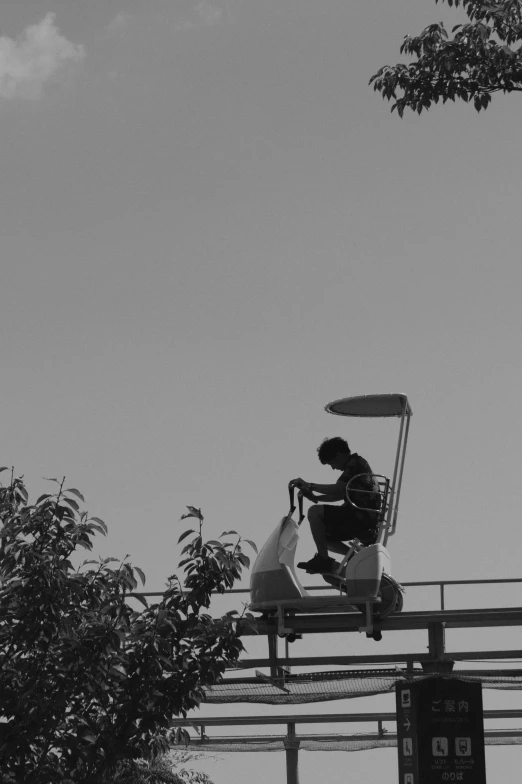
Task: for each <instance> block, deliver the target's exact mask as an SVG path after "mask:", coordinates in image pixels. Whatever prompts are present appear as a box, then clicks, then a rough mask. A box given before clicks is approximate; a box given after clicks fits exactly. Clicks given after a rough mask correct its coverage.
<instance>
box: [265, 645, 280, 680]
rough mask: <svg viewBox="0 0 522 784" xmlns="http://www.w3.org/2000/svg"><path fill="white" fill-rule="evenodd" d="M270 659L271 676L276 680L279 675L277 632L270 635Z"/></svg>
mask: <svg viewBox="0 0 522 784" xmlns="http://www.w3.org/2000/svg"><path fill="white" fill-rule="evenodd" d="M268 660H269V662H270V677H271V678H274V680H275V679H276V678H277V677H278V675H279V667H278V664H277V634H269V635H268Z"/></svg>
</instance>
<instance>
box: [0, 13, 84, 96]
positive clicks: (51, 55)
mask: <svg viewBox="0 0 522 784" xmlns="http://www.w3.org/2000/svg"><path fill="white" fill-rule="evenodd" d="M83 57H85V51H84V48H83V46H78V45H76V44H73V43H71V42H70V41H68V40H67V39H66V38H65V37H64V36H63V35H62V34H61V33H60V31H59V30H58V28H57V27H56V25H55V16H54V14H47V15H46V16H45V17H44V18H43V19H42V21H41V22H38V24H35V25H31V26H29V27H27V28H26V29H25V30H24V32H23V33H22V35H21V36H20V37H19V38H17V39H16V40H15V39H12V38H7V37H6V36H2V37H0V98H18V97H20V98H33V99H35V98H40V97H41V96H42V93H43V87H44V85H45V83H46V82H48V81H49V80H50V79H52V78H53V77H54V76H55V74H56V73H57V72H58V71H59V70H60V69H62V68H63V67H64V66H65V65H66V64H67V63H70V62H75V61H78V60H81V59H83Z"/></svg>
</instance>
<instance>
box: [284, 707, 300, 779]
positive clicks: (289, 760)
mask: <svg viewBox="0 0 522 784" xmlns="http://www.w3.org/2000/svg"><path fill="white" fill-rule="evenodd" d="M286 730H287V733H286V738H285V754H286V784H299V741H298V740H297V738H296V735H295V723H294V722H290V723H289V724H287V725H286Z"/></svg>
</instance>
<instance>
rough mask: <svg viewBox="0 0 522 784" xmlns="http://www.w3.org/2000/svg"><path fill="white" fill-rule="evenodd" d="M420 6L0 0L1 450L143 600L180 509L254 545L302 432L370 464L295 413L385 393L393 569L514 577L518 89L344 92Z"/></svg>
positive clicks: (313, 466)
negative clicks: (189, 507) (400, 443)
mask: <svg viewBox="0 0 522 784" xmlns="http://www.w3.org/2000/svg"><path fill="white" fill-rule="evenodd" d="M441 19H445V20H446V21H447V22H448V24H449V25H450V26H451V25H452V24H456V23H457V22H458V21H460V20H461V16H460V14H459V13H456V12H454V11H453V12H451V11H450V10H449V9H447V8H445V7H441V6H440V5H439V6H436V5H435V4H433V3H431V2H428V0H422V1H418V2H416V3H412V2H409V1H407V0H393V1H392V0H372V2H364V3H363V2H352V0H339V1H338V0H323V1H322V2H321V3H318V2H311V0H277V1H276V0H263V2H254V0H215V2H199V3H198V2H193V0H179V1H176V0H168V1H167V0H148V1H147V3H145V2H144V1H143V0H128V1H127V2H124V1H123V0H109V1H108V0H103V2H102V0H90V2H89V3H80V2H71V0H47V1H46V2H45V3H42V0H24V2H23V3H20V2H19V0H4V2H3V4H2V13H1V17H0V23H1V33H2V36H3V38H0V123H1V128H2V132H1V134H0V169H1V172H2V179H1V185H0V198H1V209H0V232H1V237H2V284H3V285H2V288H1V293H0V297H1V301H0V304H1V307H0V324H1V330H2V336H3V340H2V368H3V374H2V381H3V383H2V399H3V409H4V418H3V432H2V436H3V447H4V449H3V458H2V462H3V463H4V464H7V465H14V466H15V468H16V471H17V473H23V474H25V477H26V480H27V483H28V488H29V490H30V493H31V495H32V496H33V498H34V497H36V495H37V494H39V493H40V492H41V491H42V489H43V488H44V487H45V482H44V481H43V479H42V477H44V476H60V477H61V476H63V475H64V474H66V475H67V480H68V484H69V485H72V486H75V487H79V488H80V489H81V490H82V492H84V494H85V495H86V497H87V499H88V506H89V509H90V510H91V512H92V513H94V514H97V515H99V516H101V517H103V518H104V519H105V520H106V521H107V523H108V524H109V528H110V532H109V537H108V538H107V540H102V541H100V542H99V543H97V551H98V552H99V553H101V554H103V555H109V554H110V555H118V556H119V555H125V553H129V554H130V556H131V559H132V560H133V561H134V562H135V563H136V564H138V565H139V566H141V567H142V568H143V569H144V570H145V572H146V574H147V576H148V582H147V587H148V588H149V589H150V590H161V588H162V587H163V586H164V583H165V580H166V577H167V575H168V574H170V573H171V572H172V571H173V570H174V567H175V564H176V562H177V552H178V551H177V549H176V546H175V545H176V541H177V539H178V536H179V533H180V532H181V531H182V530H184V526H183V523H179V517H180V515H181V514H182V513H183V511H184V507H185V505H186V504H194V505H196V506H200V507H202V509H203V511H204V513H205V514H206V516H207V533H208V535H209V537H213V536H216V535H218V534H219V533H221V531H223V530H226V529H229V528H230V527H234V528H236V529H237V530H239V531H240V532H241V533H242V534H243V535H244V536H246V537H248V538H251V539H254V540H255V541H256V542H257V543H258V544H262V543H263V542H264V540H265V539H266V538H267V536H268V534H269V533H270V532H271V530H272V528H273V527H274V525H275V524H276V522H277V520H278V518H280V517H281V516H282V514H283V513H284V512H285V510H286V504H287V496H286V483H287V482H288V480H289V479H290V478H291V477H293V476H297V475H300V476H304V477H305V478H306V479H308V480H310V481H316V482H320V481H328V479H329V478H330V476H331V474H330V472H329V470H328V469H326V468H325V467H323V466H321V465H320V464H319V463H318V462H317V458H316V453H315V449H316V447H317V445H318V443H319V442H320V441H321V439H322V438H324V437H325V436H331V435H335V434H340V435H343V436H345V437H347V438H348V440H349V442H350V444H351V446H352V448H353V449H354V450H357V451H359V452H360V453H362V454H363V455H364V456H365V457H367V458H368V460H369V461H370V463H371V465H372V467H373V468H374V470H376V471H379V472H382V473H388V472H389V471H390V464H391V458H392V453H393V448H394V445H395V435H396V428H395V425H396V423H395V422H391V423H390V422H379V423H375V422H354V423H353V424H350V425H349V426H347V425H345V422H344V421H343V420H341V421H339V420H338V419H335V420H334V419H333V418H332V417H329V416H328V415H327V414H325V413H324V412H323V406H324V405H325V404H326V403H327V402H328V401H329V400H332V399H334V398H337V397H343V396H346V395H350V394H364V393H370V392H388V391H401V392H405V393H407V394H408V396H409V398H410V400H411V404H412V407H413V411H414V417H413V422H412V432H411V441H410V447H409V452H408V456H407V464H406V473H405V481H404V490H403V503H402V508H401V515H400V524H399V529H398V532H397V536H396V537H395V539H394V540H393V541H392V547H391V550H392V556H393V573H394V575H395V576H396V577H397V579H399V580H404V581H408V580H418V579H444V578H446V579H467V578H469V579H473V578H480V577H489V578H493V577H504V576H513V577H515V576H518V574H519V566H520V557H519V548H518V547H513V546H512V544H511V543H513V542H517V543H518V542H519V528H518V524H519V517H520V510H519V500H518V488H519V485H520V473H521V467H522V466H521V458H520V448H519V441H520V425H519V422H520V415H519V406H520V404H519V398H520V391H521V380H522V371H521V364H520V284H521V282H522V281H521V278H522V272H521V265H520V214H521V206H522V196H521V192H520V156H519V154H518V153H519V146H520V122H521V119H522V116H521V107H520V99H519V98H518V96H517V95H514V96H512V97H503V96H495V97H494V99H493V103H492V107H491V109H489V110H488V111H487V113H485V114H481V115H477V113H476V112H475V111H474V110H473V109H472V108H471V107H467V106H464V105H453V104H450V105H446V106H444V107H438V108H436V109H434V110H432V111H431V112H430V113H429V114H426V115H422V116H421V117H418V116H416V115H415V116H414V115H412V114H408V115H406V116H405V118H404V120H402V121H400V120H399V119H398V118H397V117H396V116H395V115H390V112H389V106H388V104H385V103H384V102H383V101H382V99H381V98H380V97H379V96H378V95H377V94H375V93H374V92H373V91H372V89H371V88H369V87H368V80H369V78H370V76H371V75H372V74H373V73H374V72H375V71H376V70H377V69H378V68H379V67H380V66H381V65H384V64H386V63H394V62H396V61H397V60H398V59H400V58H399V54H398V50H399V45H400V42H401V40H402V37H403V35H405V34H406V33H415V32H418V31H420V30H421V29H422V27H423V26H425V25H426V24H428V23H430V22H434V21H439V20H441ZM46 489H47V488H46ZM298 554H299V556H300V557H301V556H302V557H309V556H311V555H312V554H313V546H312V541H311V538H310V535H309V533H308V531H303V535H302V538H301V543H300V546H299V551H298ZM245 584H246V583H245ZM467 599H468V596H466V600H467ZM488 600H491V597H489V599H488V597H487V596H486V597H482V599H481V600H480V606H485V604H486V603H487V602H488ZM458 601H459V599H458V597H457V598H456V602H458ZM499 601H500V602H501V603H502V602H504V601H506V594H504V596H503V597H502V599H499ZM510 601H511V603H514V604H518V605H519V604H520V600H519V599H518V597H513V596H512V595H511V598H510ZM410 607H411V604H410ZM406 609H408V599H407V601H406ZM475 634H477V633H475ZM488 634H489V635H490V633H489V632H487V631H486V632H485V633H484V635H483V639H484V640H487V638H488ZM512 636H513V635H512ZM498 637H499V641H498V645H499V646H502V645H504V643H506V645H509V644H511V643H510V642H509V641H508V642H506V641H507V640H509V635H508V633H507V632H506V633H504V632H498ZM451 639H456V638H450V641H451ZM465 639H466V642H467V644H468V645H470V644H475V643H474V642H473V643H471V642H470V640H471V639H472V638H471V637H468V638H465ZM475 639H478V637H475V638H473V640H475ZM348 643H349V645H350V646H352V647H351V648H350V650H352V648H353V650H360V651H361V652H363V651H364V652H369V650H370V649H371V651H374V652H377V651H376V647H375V644H374V643H373V642H371V643H370V642H369V641H366V640H362V639H358V640H352V639H350V640H349V641H348ZM310 644H311V643H310ZM314 644H315V643H314ZM425 644H426V642H425V640H424V639H423V638H422V639H421V638H419V640H418V641H417V638H415V641H414V642H412V646H413V648H414V649H415V650H420V649H421V648H422V646H423V645H424V646H425ZM477 644H479V643H477ZM480 644H482V643H480ZM304 645H306V643H303V644H302V646H304ZM328 645H329V646H338V649H339V650H346V641H345V640H342V641H341V640H336V641H329V642H328ZM516 645H517V643H513V647H516ZM386 646H388V647H386ZM390 646H392V647H393V646H395V648H394V649H395V650H404V642H403V640H402V639H401V640H399V639H395V640H393V641H388V642H387V641H386V640H385V641H383V643H382V644H381V647H380V648H379V652H382V651H385V650H388V649H390V650H391V648H390ZM454 647H455V649H458V648H459V647H460V648H461V649H462V647H464V648H466V644H465V643H464V642H462V643H461V642H460V638H459V644H456V645H455V646H454ZM486 647H491V641H490V642H489V645H488V644H486ZM329 649H331V648H329ZM307 650H308V648H307ZM299 652H300V654H302V655H304V647H302V648H301V649H300V651H299ZM486 699H487V700H489V702H487V707H502V706H505V705H507V698H506V697H505V696H504V695H502V697H501V698H500V697H498V696H497V697H496V696H495V695H494V694H493V695H491V694H488V693H486ZM390 700H391V698H390ZM390 700H388V701H387V700H384V699H381V700H380V702H379V703H378V706H379V707H382V709H383V710H392V709H393V707H392V702H390ZM495 700H496V701H495ZM375 705H377V703H376V702H375V700H373V701H372V700H370V701H366V703H364V704H363V703H362V702H360V703H359V702H358V703H351V704H343V703H339V704H335V703H334V704H331V705H330V706H326V708H325V710H327V711H330V710H331V711H339V712H342V711H345V710H352V711H359V710H365V709H368V710H369V709H372V708H373V707H374V706H375ZM368 706H370V707H368ZM510 706H511V707H519V705H518V704H517V703H516V701H515V703H514V704H512V705H511V703H510ZM324 707H325V706H322V707H321V710H322V709H323V708H324ZM257 711H259V708H254V709H252V711H251V712H252V713H256V712H257ZM215 712H216V713H223V711H222V710H221V711H215ZM231 712H232V713H233V712H234V710H233V709H231ZM235 712H236V713H240V712H242V711H240V710H236V711H235ZM245 712H246V711H245ZM243 757H244V758H245V759H243ZM395 757H396V755H395V751H389V750H382V751H377V752H371V753H366V754H362V753H360V754H355V755H354V754H352V755H347V754H345V755H342V754H333V755H331V756H326V755H324V754H323V755H321V754H310V753H306V754H303V755H302V759H303V765H302V768H303V770H302V775H301V782H302V784H311V782H313V781H316V780H317V776H318V775H322V772H323V771H324V770H325V769H327V770H329V771H330V772H331V773H332V775H334V778H335V776H336V775H337V774H338V771H339V770H344V769H349V770H354V769H356V770H357V780H358V781H359V782H361V783H362V784H364V782H366V781H367V782H374V781H376V780H378V781H380V782H382V784H387V782H388V781H389V782H394V781H395V780H396V770H395V768H394V767H393V766H394V765H395ZM488 760H490V761H491V764H490V769H489V778H488V781H490V783H491V784H497V783H498V784H500V782H502V784H504V782H505V781H509V780H514V778H515V772H516V773H517V774H518V771H519V769H520V752H519V751H518V750H517V749H507V748H504V749H501V750H499V749H494V750H492V751H488ZM510 765H511V767H510ZM346 766H349V768H346ZM252 767H253V768H254V770H256V771H257V772H256V773H254V774H252V772H251V771H252ZM283 770H284V758H283V756H282V755H259V756H257V757H253V756H251V755H237V757H235V758H227V759H226V760H224V761H223V762H222V763H220V764H219V766H218V767H217V766H216V765H215V764H214V765H213V767H212V772H213V776H214V778H215V780H216V784H224V783H225V782H226V784H236V782H239V781H243V780H244V776H245V771H247V772H248V775H249V777H250V779H251V780H252V782H255V784H259V783H261V782H265V781H269V780H270V781H271V780H273V778H274V776H277V775H282V771H283ZM234 776H236V778H233V777H234ZM387 777H388V778H387Z"/></svg>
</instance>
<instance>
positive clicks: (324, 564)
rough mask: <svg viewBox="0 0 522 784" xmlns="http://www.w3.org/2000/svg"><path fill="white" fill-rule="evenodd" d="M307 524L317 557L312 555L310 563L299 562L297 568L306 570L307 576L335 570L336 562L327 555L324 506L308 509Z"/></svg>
mask: <svg viewBox="0 0 522 784" xmlns="http://www.w3.org/2000/svg"><path fill="white" fill-rule="evenodd" d="M308 522H309V523H310V530H311V532H312V536H313V538H314V542H315V546H316V547H317V555H314V557H313V558H312V559H311V560H310V561H301V563H298V564H297V566H298V567H299V569H306V571H307V572H308V573H309V574H317V573H319V574H321V573H326V572H331V571H332V569H334V568H335V565H336V561H335V560H334V559H333V558H330V556H329V555H328V543H327V540H326V525H325V515H324V506H323V505H322V504H319V505H317V506H311V507H310V508H309V510H308Z"/></svg>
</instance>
